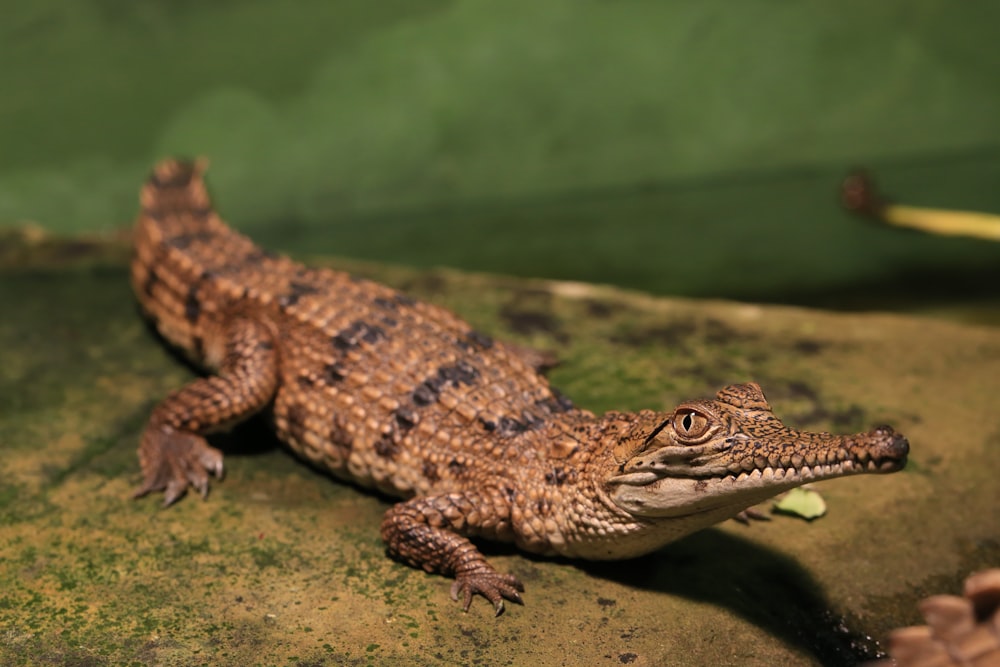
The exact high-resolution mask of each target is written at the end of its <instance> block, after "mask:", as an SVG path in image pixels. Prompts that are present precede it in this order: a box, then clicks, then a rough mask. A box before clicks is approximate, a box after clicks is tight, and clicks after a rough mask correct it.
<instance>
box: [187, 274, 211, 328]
mask: <svg viewBox="0 0 1000 667" xmlns="http://www.w3.org/2000/svg"><path fill="white" fill-rule="evenodd" d="M212 277H213V274H212V273H211V272H210V271H205V272H204V273H202V274H201V276H200V277H199V278H198V280H196V281H194V282H193V283H192V284H191V288H190V289H188V293H187V296H186V297H184V319H186V320H187V321H188V322H190V323H191V324H194V323H195V322H197V321H198V318H199V317H200V316H201V301H200V300H199V299H198V290H200V289H201V286H202V285H203V284H205V282H206V281H208V280H211V279H212Z"/></svg>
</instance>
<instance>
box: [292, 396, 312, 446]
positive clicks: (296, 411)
mask: <svg viewBox="0 0 1000 667" xmlns="http://www.w3.org/2000/svg"><path fill="white" fill-rule="evenodd" d="M308 418H309V408H307V407H306V406H305V405H303V404H302V403H292V404H291V405H289V406H288V435H290V436H291V437H292V439H293V440H295V441H296V442H305V436H306V432H307V431H308V429H307V428H306V420H307V419H308Z"/></svg>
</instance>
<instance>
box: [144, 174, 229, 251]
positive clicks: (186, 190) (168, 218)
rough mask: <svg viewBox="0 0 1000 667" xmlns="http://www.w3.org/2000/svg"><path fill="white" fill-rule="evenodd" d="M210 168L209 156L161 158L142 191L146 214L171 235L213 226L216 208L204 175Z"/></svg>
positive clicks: (149, 219) (145, 215) (148, 218)
mask: <svg viewBox="0 0 1000 667" xmlns="http://www.w3.org/2000/svg"><path fill="white" fill-rule="evenodd" d="M207 168H208V160H207V159H205V158H198V159H195V160H180V159H175V158H168V159H166V160H162V161H161V162H159V163H158V164H157V165H156V166H155V167H153V171H152V173H151V174H150V175H149V179H148V180H147V181H146V184H145V185H144V186H143V188H142V191H141V193H140V194H139V202H140V204H141V206H142V213H141V215H142V217H143V218H145V219H146V220H147V221H151V222H154V223H155V224H157V225H158V226H160V227H161V228H163V229H164V232H165V233H166V234H167V235H168V236H169V235H172V234H175V233H183V232H185V231H187V232H191V231H196V230H202V229H204V228H205V227H207V226H210V225H211V221H212V220H214V219H215V211H214V209H213V208H212V199H211V197H210V196H209V194H208V188H206V187H205V179H204V178H203V174H204V173H205V169H207ZM215 222H219V221H218V220H215Z"/></svg>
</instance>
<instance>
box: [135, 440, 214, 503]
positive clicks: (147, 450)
mask: <svg viewBox="0 0 1000 667" xmlns="http://www.w3.org/2000/svg"><path fill="white" fill-rule="evenodd" d="M139 458H140V461H141V463H142V470H143V477H144V479H143V484H142V486H141V487H140V488H139V490H137V491H136V492H135V494H134V495H133V497H135V498H140V497H142V496H145V495H147V494H149V493H152V492H154V491H163V505H164V506H165V507H166V506H169V505H172V504H174V503H175V502H177V501H178V500H180V499H181V498H182V497H183V496H184V494H185V493H186V492H187V489H188V487H193V488H194V489H195V490H196V491H198V493H199V494H201V496H202V497H203V498H204V497H206V496H207V495H208V489H209V482H210V480H211V478H212V477H213V476H214V477H217V478H221V477H222V473H223V465H222V460H223V457H222V452H220V451H219V450H217V449H215V448H214V447H211V446H209V444H208V443H207V442H206V441H205V439H204V438H203V437H201V436H199V435H197V434H194V433H184V432H180V431H174V430H172V429H166V428H156V427H151V428H149V429H148V430H147V432H146V433H145V434H144V435H143V441H142V445H141V447H140V451H139Z"/></svg>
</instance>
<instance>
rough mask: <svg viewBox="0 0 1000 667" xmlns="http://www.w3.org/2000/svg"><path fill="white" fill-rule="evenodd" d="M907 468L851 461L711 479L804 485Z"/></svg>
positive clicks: (894, 462) (898, 463)
mask: <svg viewBox="0 0 1000 667" xmlns="http://www.w3.org/2000/svg"><path fill="white" fill-rule="evenodd" d="M905 465H906V459H905V458H902V459H898V458H887V459H882V460H876V459H869V460H868V461H867V462H865V463H862V462H860V461H853V460H850V459H848V460H846V461H840V462H837V463H827V464H819V465H814V466H802V467H799V468H793V467H789V468H781V467H775V468H771V467H767V468H754V469H753V470H750V471H745V470H741V471H740V472H736V473H729V474H727V475H723V476H721V477H720V476H717V475H708V477H710V478H712V479H717V480H719V481H722V482H726V481H731V482H733V483H736V484H739V483H740V482H746V481H755V480H761V481H770V480H773V481H776V482H793V481H801V482H803V483H805V482H810V481H819V480H822V479H829V478H831V477H844V476H846V475H860V474H865V473H868V474H872V473H874V474H885V473H891V472H897V471H899V470H902V469H903V467H904V466H905ZM694 477H697V476H694Z"/></svg>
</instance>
